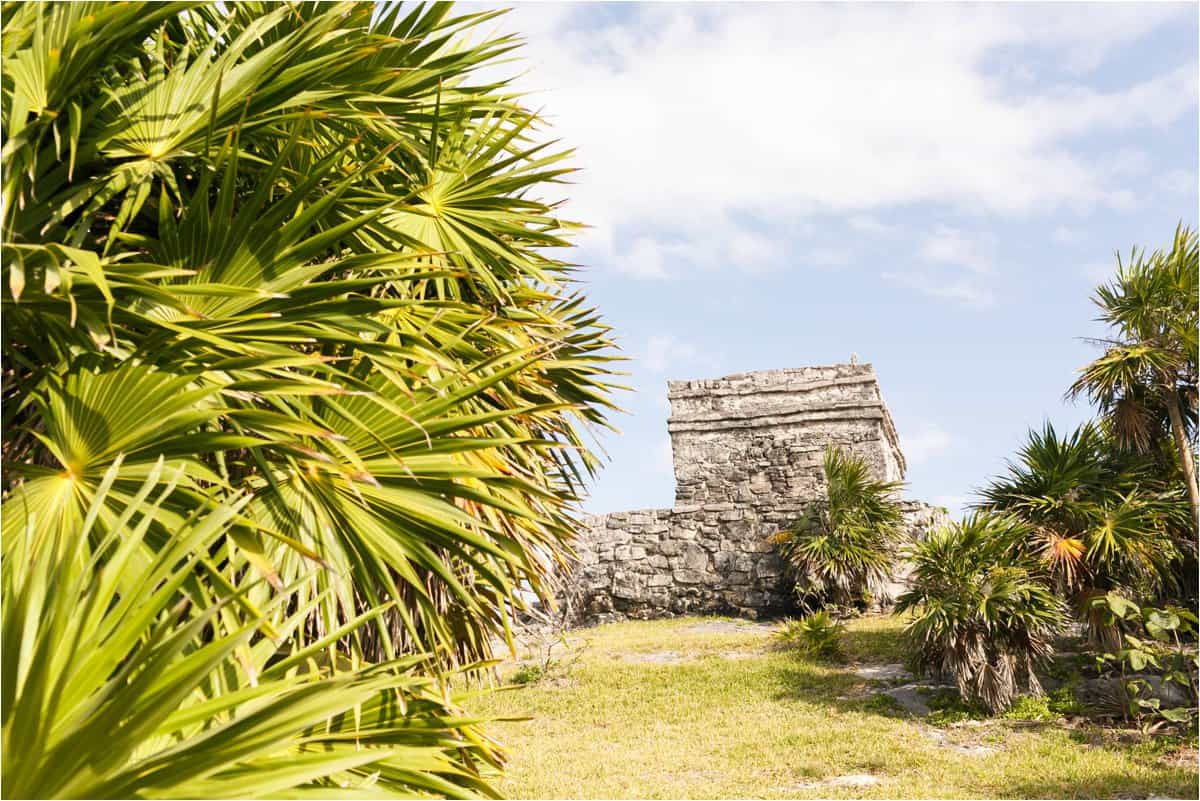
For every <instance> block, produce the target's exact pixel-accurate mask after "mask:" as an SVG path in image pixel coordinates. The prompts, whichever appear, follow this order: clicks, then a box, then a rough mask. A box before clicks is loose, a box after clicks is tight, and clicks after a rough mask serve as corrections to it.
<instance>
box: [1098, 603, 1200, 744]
mask: <svg viewBox="0 0 1200 801" xmlns="http://www.w3.org/2000/svg"><path fill="white" fill-rule="evenodd" d="M1092 607H1093V609H1095V610H1097V611H1098V612H1099V614H1101V615H1102V616H1103V618H1104V620H1105V622H1106V623H1108V624H1109V625H1112V626H1114V627H1115V628H1118V629H1119V630H1121V631H1122V634H1123V637H1122V639H1123V643H1122V645H1123V647H1121V648H1119V649H1117V650H1116V651H1113V652H1108V653H1103V654H1100V655H1099V656H1098V657H1097V660H1096V662H1097V667H1098V668H1099V670H1100V671H1101V672H1102V673H1103V672H1110V673H1113V672H1115V673H1117V674H1118V675H1119V676H1120V678H1121V687H1122V690H1123V697H1122V699H1121V700H1122V707H1123V708H1122V714H1123V716H1124V717H1125V719H1126V720H1133V721H1137V722H1139V723H1141V724H1142V726H1143V727H1144V728H1145V729H1147V730H1148V731H1157V730H1159V729H1162V728H1167V727H1178V728H1182V729H1191V728H1192V727H1193V726H1194V725H1195V723H1196V720H1197V687H1196V670H1197V668H1198V667H1200V657H1198V656H1197V653H1196V646H1195V642H1194V641H1193V642H1190V643H1186V644H1185V642H1184V638H1185V637H1194V635H1195V633H1196V623H1197V620H1196V616H1195V615H1194V614H1193V613H1191V612H1189V611H1188V610H1186V609H1180V608H1178V607H1171V606H1168V607H1165V608H1154V607H1149V606H1147V607H1139V606H1138V605H1137V604H1135V603H1133V602H1132V601H1130V600H1128V599H1126V598H1123V597H1121V596H1120V595H1117V594H1115V593H1111V592H1110V593H1108V594H1106V595H1103V596H1100V597H1098V598H1095V599H1093V601H1092ZM1131 672H1132V674H1133V675H1130V673H1131ZM1173 690H1174V692H1172V691H1173ZM1172 696H1174V697H1176V698H1179V697H1182V698H1185V699H1187V703H1186V704H1178V703H1175V704H1171V705H1167V704H1166V699H1168V698H1171V697H1172Z"/></svg>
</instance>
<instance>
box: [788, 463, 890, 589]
mask: <svg viewBox="0 0 1200 801" xmlns="http://www.w3.org/2000/svg"><path fill="white" fill-rule="evenodd" d="M825 481H826V497H825V499H824V500H823V501H818V502H815V503H812V504H810V505H809V507H808V509H807V510H806V513H805V516H804V518H803V519H801V520H800V521H799V522H798V523H797V524H796V526H794V527H793V528H791V529H789V530H786V531H781V532H779V533H778V534H776V535H775V536H774V537H772V539H771V541H772V543H773V544H774V545H775V546H776V548H777V549H778V550H779V554H780V555H781V556H782V557H783V559H784V560H785V561H786V562H787V564H788V566H789V569H790V571H791V573H792V574H793V579H794V581H795V586H796V594H797V597H798V598H799V599H800V601H801V603H802V605H804V606H808V605H809V601H810V600H812V601H815V602H816V603H817V604H824V603H827V602H829V601H832V602H834V603H838V604H844V605H850V604H858V603H863V600H864V597H866V596H868V594H875V595H878V594H879V593H880V591H881V590H882V585H883V582H884V581H886V579H887V576H888V571H889V569H890V567H891V560H892V551H893V543H894V541H895V538H896V534H897V532H898V531H899V528H900V524H901V522H902V520H903V517H902V515H901V512H900V504H899V502H898V500H897V498H896V494H897V492H898V490H899V489H900V483H899V482H895V481H876V480H874V479H873V478H872V477H871V471H870V467H869V466H868V465H867V464H866V462H864V461H863V460H862V459H861V458H859V457H857V456H855V455H853V454H849V453H846V452H845V451H843V450H841V449H840V448H837V447H829V448H827V449H826V450H825Z"/></svg>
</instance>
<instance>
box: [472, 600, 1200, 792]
mask: <svg viewBox="0 0 1200 801" xmlns="http://www.w3.org/2000/svg"><path fill="white" fill-rule="evenodd" d="M901 627H902V623H901V622H900V621H897V620H894V619H890V618H864V619H860V620H856V621H852V622H851V623H850V624H849V626H848V631H847V636H846V651H847V652H848V653H849V654H850V655H851V659H852V660H854V661H859V662H868V661H876V662H898V661H902V659H903V656H904V645H903V640H902V638H901V636H900V632H901ZM570 642H571V646H572V648H574V649H576V654H577V655H578V661H577V662H576V663H575V665H574V667H572V668H571V669H569V670H568V671H566V672H565V674H564V673H563V672H558V673H556V672H555V671H553V670H552V671H551V674H550V677H549V678H546V679H543V680H541V681H539V682H537V683H535V684H532V685H529V686H525V687H522V688H519V689H515V690H511V691H506V692H501V693H497V694H495V695H494V696H492V697H490V698H487V699H484V700H482V701H480V702H479V703H477V704H475V708H476V709H477V710H478V711H480V712H482V713H485V714H491V715H503V716H517V715H528V716H531V718H532V719H531V720H528V721H522V722H500V723H496V724H493V726H492V727H491V729H490V730H491V731H492V732H493V734H495V735H496V736H498V737H499V738H500V739H501V740H502V741H503V742H504V744H505V745H506V746H508V748H509V750H510V753H511V761H510V763H509V769H508V772H507V775H506V776H505V778H504V779H503V780H502V781H501V782H500V789H501V790H502V792H504V793H506V794H507V795H508V796H510V797H519V798H551V797H555V798H700V797H709V798H747V797H751V798H752V797H758V798H789V797H791V798H797V797H798V798H807V797H833V798H842V797H862V798H887V797H1025V798H1030V797H1033V798H1039V797H1041V798H1046V797H1050V798H1054V797H1062V798H1087V797H1104V798H1112V797H1147V796H1151V795H1153V796H1160V797H1161V796H1167V797H1181V798H1182V797H1192V798H1194V797H1195V795H1196V782H1197V773H1196V768H1195V765H1194V764H1190V765H1189V764H1186V763H1184V764H1181V763H1180V760H1179V759H1178V755H1177V754H1174V753H1173V752H1171V751H1170V750H1169V749H1156V748H1146V747H1144V746H1141V747H1140V746H1137V745H1123V746H1116V745H1111V744H1110V745H1103V744H1093V743H1092V742H1091V741H1090V740H1089V738H1088V737H1081V736H1080V734H1079V732H1072V731H1070V730H1066V729H1064V728H1062V727H1061V726H1060V725H1059V723H1058V722H1057V721H1049V722H1028V721H1014V720H992V721H987V722H983V723H976V722H972V723H971V724H970V725H964V726H958V727H953V726H950V727H942V728H938V727H934V726H931V725H928V724H927V723H925V722H923V721H921V720H920V719H918V718H913V717H910V716H907V715H906V714H904V713H903V712H899V711H897V710H896V709H895V708H894V706H892V705H890V704H881V703H878V697H872V696H871V695H870V694H868V693H866V692H864V691H865V690H866V689H867V685H868V684H869V683H868V682H866V681H864V680H863V679H860V678H859V677H857V676H856V675H854V673H853V672H852V670H851V669H850V668H848V667H845V666H838V665H818V664H814V663H808V662H804V661H802V660H799V659H797V658H796V657H794V656H793V655H791V654H789V653H787V652H784V651H781V650H778V649H777V648H774V647H772V642H771V637H770V629H769V628H768V627H765V626H756V625H742V624H736V623H735V622H734V621H724V622H721V621H719V620H717V619H712V618H682V619H676V620H668V621H653V622H636V623H621V624H615V625H610V626H603V627H598V628H594V629H584V630H579V631H576V632H572V633H571V635H570ZM580 649H582V650H580ZM514 670H515V667H514V666H506V667H505V668H504V669H502V671H501V675H502V676H507V675H512V673H513V671H514ZM1109 741H1111V738H1109ZM1102 742H1104V741H1103V740H1102ZM863 777H869V778H863ZM839 779H840V780H843V781H848V782H849V781H857V782H859V784H856V785H839V784H836V783H831V782H836V781H838V780H839ZM871 781H873V782H875V783H873V784H865V783H864V782H871Z"/></svg>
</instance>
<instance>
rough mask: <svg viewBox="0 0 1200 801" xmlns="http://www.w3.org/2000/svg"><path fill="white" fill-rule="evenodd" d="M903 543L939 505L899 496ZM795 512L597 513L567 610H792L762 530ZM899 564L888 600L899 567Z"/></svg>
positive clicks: (606, 613)
mask: <svg viewBox="0 0 1200 801" xmlns="http://www.w3.org/2000/svg"><path fill="white" fill-rule="evenodd" d="M904 513H905V520H906V526H905V529H904V533H903V536H902V538H901V539H902V541H910V540H912V539H913V538H916V537H919V536H921V534H922V533H923V532H925V531H927V530H928V529H929V528H931V527H932V526H934V525H937V524H939V523H940V522H942V520H944V519H945V513H944V512H943V511H942V510H941V509H940V508H938V507H933V506H930V505H928V504H924V503H920V502H917V501H905V502H904ZM797 516H798V515H796V514H793V513H792V512H790V511H778V512H775V513H771V514H770V515H768V516H767V517H766V518H760V517H758V516H756V515H754V514H753V513H747V512H746V511H745V510H743V509H741V508H739V507H738V506H737V505H735V504H732V503H715V504H706V505H704V506H691V507H676V508H675V509H640V510H637V511H632V512H616V513H613V514H607V515H595V516H592V517H590V518H589V519H588V529H587V533H586V535H585V536H584V537H583V538H582V539H581V541H580V543H579V545H578V546H577V553H578V556H579V562H578V564H577V566H576V568H575V571H574V573H573V574H572V576H571V582H570V592H569V593H568V595H567V597H566V599H565V609H564V611H565V613H566V615H567V617H568V618H569V619H570V620H572V621H573V622H584V621H586V622H607V621H610V620H620V619H623V618H653V617H665V616H669V615H678V614H687V613H698V612H702V613H721V614H732V615H740V616H742V617H750V618H757V617H759V616H763V615H772V614H781V613H786V612H790V611H792V593H791V587H790V586H789V585H788V582H787V581H786V579H785V577H784V571H783V563H782V562H781V561H780V559H779V557H778V556H776V555H775V553H774V551H773V549H772V547H771V545H770V543H769V542H768V538H769V537H770V536H771V535H772V534H774V533H776V532H777V531H779V530H780V529H783V528H786V527H787V526H788V525H789V524H791V523H793V522H794V521H795V520H796V517H797ZM906 572H907V571H905V570H904V567H903V565H900V564H898V565H897V570H896V571H895V574H896V575H895V579H896V580H895V581H894V582H893V583H892V584H891V585H890V586H889V587H888V588H887V593H888V594H889V595H890V596H891V597H892V598H894V597H895V596H896V595H897V594H899V592H900V591H902V589H903V579H904V576H905V575H906Z"/></svg>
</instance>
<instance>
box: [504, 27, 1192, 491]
mask: <svg viewBox="0 0 1200 801" xmlns="http://www.w3.org/2000/svg"><path fill="white" fill-rule="evenodd" d="M498 27H499V28H500V29H501V30H505V31H516V32H519V33H521V34H522V35H523V36H524V37H525V39H526V41H527V46H526V48H525V49H524V51H523V53H522V55H523V59H524V60H523V61H522V62H521V64H520V67H521V68H522V69H524V70H525V73H524V74H523V75H522V76H521V78H520V79H519V84H520V86H521V87H522V88H524V89H526V90H529V91H531V92H532V94H531V99H530V102H531V103H532V104H534V105H535V106H537V107H541V108H542V109H543V110H544V114H545V116H546V117H547V119H548V120H549V121H550V122H551V123H552V124H553V130H554V134H555V135H557V136H561V137H562V139H563V141H564V143H565V144H568V145H571V146H573V147H575V148H576V149H577V155H576V165H577V166H578V167H580V168H581V171H580V173H579V174H578V175H577V177H576V179H575V183H574V185H573V186H571V187H570V188H569V189H568V195H569V197H570V204H569V205H568V206H567V209H566V212H565V214H564V216H568V217H572V218H574V219H578V220H581V221H583V222H587V223H589V224H590V225H591V226H592V228H591V229H590V230H589V231H587V232H586V233H585V234H584V235H583V236H581V237H580V239H579V248H578V249H577V251H576V252H575V254H574V257H573V258H574V259H575V260H576V261H578V262H579V263H581V264H583V265H585V269H584V270H583V272H582V278H583V280H584V281H585V283H586V291H587V293H588V295H589V297H590V299H591V300H592V302H593V303H594V304H596V305H597V306H598V307H599V308H600V309H601V311H602V312H603V313H604V316H605V318H606V319H607V321H608V322H609V323H610V324H611V325H612V326H613V327H614V329H615V330H616V332H617V335H618V338H619V341H620V344H621V346H622V348H623V350H624V352H625V353H626V355H628V356H629V357H631V359H632V361H631V362H630V363H629V364H628V369H629V370H630V371H631V373H632V375H631V376H630V377H629V380H628V381H629V383H631V384H632V385H633V386H634V387H635V388H636V392H635V393H633V394H626V395H625V396H624V397H622V398H621V399H620V400H621V402H622V404H623V406H624V407H625V408H626V409H628V411H629V414H627V415H621V416H620V417H619V418H618V419H617V420H616V423H617V425H618V426H619V427H620V429H621V434H620V435H619V436H615V435H606V436H603V437H602V438H601V441H602V444H603V446H604V448H605V449H606V450H607V452H608V454H609V456H610V457H611V458H610V461H609V463H608V465H607V467H606V468H605V469H604V470H603V472H602V473H601V474H600V476H599V477H598V478H597V480H596V481H595V483H594V486H593V490H592V495H591V498H590V499H589V501H588V503H587V508H588V510H589V511H595V512H604V511H616V510H619V509H630V508H641V507H660V506H669V505H670V504H671V501H672V494H673V484H674V481H673V477H672V474H671V465H670V448H669V444H668V438H667V431H666V418H667V414H668V408H667V404H666V382H667V380H668V379H685V378H701V377H712V376H718V375H724V374H727V373H733V372H742V371H747V370H758V369H767V368H778V367H791V366H801V365H807V364H826V363H832V362H840V361H846V360H848V359H849V358H850V355H851V354H852V353H856V354H858V357H859V359H860V361H865V362H871V363H873V364H874V365H875V369H876V372H877V373H878V375H879V378H880V382H881V385H882V388H883V394H884V398H885V401H886V402H887V404H888V405H889V407H890V408H891V410H892V414H893V416H894V418H895V420H896V425H897V428H898V430H899V433H900V438H901V444H902V447H903V448H904V450H905V453H906V455H907V456H908V461H909V471H908V481H909V489H908V493H909V495H911V496H913V497H917V498H922V499H926V500H932V501H936V502H938V503H941V504H944V505H947V506H949V507H951V508H952V509H954V510H957V509H959V508H960V507H961V505H962V504H963V503H965V502H967V501H968V500H969V498H970V495H971V491H972V489H973V488H976V487H978V486H980V485H981V484H983V483H984V482H985V481H986V480H987V478H988V477H989V476H991V475H993V474H995V473H997V472H999V471H1000V470H1002V469H1003V466H1004V460H1005V459H1006V458H1007V457H1008V456H1009V455H1011V454H1012V452H1013V451H1014V450H1015V449H1016V448H1017V447H1018V446H1019V444H1020V442H1021V440H1022V438H1023V436H1024V432H1025V431H1026V429H1027V428H1029V427H1030V426H1038V425H1040V424H1041V423H1042V421H1043V420H1046V419H1049V420H1051V421H1053V422H1054V423H1055V425H1056V426H1063V427H1070V426H1073V425H1075V424H1076V423H1078V422H1080V421H1082V420H1083V419H1085V418H1086V417H1088V416H1089V410H1088V409H1087V408H1086V407H1084V406H1074V405H1072V404H1070V403H1068V402H1065V401H1063V400H1062V395H1063V391H1064V390H1065V389H1066V387H1067V386H1068V385H1069V384H1070V382H1071V380H1072V374H1073V371H1074V370H1075V369H1076V368H1078V367H1079V366H1081V365H1082V364H1084V363H1085V362H1087V361H1088V360H1089V359H1090V358H1091V357H1092V355H1093V350H1092V348H1091V346H1090V345H1088V344H1087V343H1085V342H1082V341H1080V339H1079V338H1080V337H1086V336H1095V335H1099V334H1100V333H1101V331H1100V329H1099V328H1098V327H1097V325H1096V324H1095V323H1094V322H1093V321H1092V318H1093V316H1094V315H1093V309H1092V307H1091V306H1090V304H1089V300H1088V295H1089V293H1090V290H1091V288H1092V287H1093V286H1094V285H1095V283H1096V282H1097V281H1098V280H1101V279H1103V278H1105V277H1106V276H1107V275H1109V274H1110V272H1111V271H1112V270H1113V269H1114V267H1115V257H1114V252H1115V251H1117V250H1120V251H1121V252H1122V253H1127V252H1128V250H1129V249H1130V247H1132V246H1134V245H1139V246H1147V247H1148V248H1149V249H1154V248H1157V247H1160V246H1163V245H1166V244H1167V243H1168V242H1169V240H1170V237H1171V235H1172V233H1173V230H1174V226H1175V224H1176V223H1177V222H1178V221H1179V220H1183V221H1184V223H1185V224H1191V225H1195V224H1196V222H1197V206H1198V203H1200V198H1198V194H1197V175H1198V165H1197V153H1198V151H1200V141H1198V135H1197V94H1198V90H1197V72H1198V70H1200V63H1198V38H1197V30H1198V19H1197V6H1196V5H1195V4H1186V5H1183V4H1180V5H1169V4H1164V5H1138V6H1133V5H1121V4H1097V5H1078V4H1054V5H1044V6H1043V5H1016V4H1011V5H1009V4H1005V5H986V6H985V5H932V4H923V5H915V6H907V5H891V4H889V5H874V6H871V5H852V4H842V5H836V4H835V5H812V4H804V5H798V4H761V5H760V4H753V5H752V4H736V5H733V4H731V5H724V4H707V5H692V4H645V5H643V4H619V5H618V4H608V5H602V4H573V5H549V4H546V5H543V4H537V5H522V6H519V7H518V8H516V9H515V10H514V12H513V13H511V14H510V15H508V16H507V17H506V18H505V19H504V20H503V21H502V22H500V23H499V24H498Z"/></svg>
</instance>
